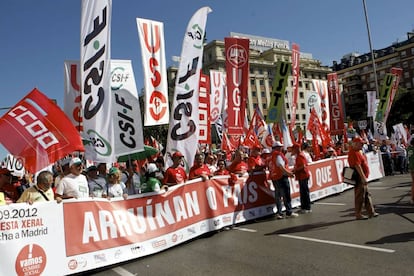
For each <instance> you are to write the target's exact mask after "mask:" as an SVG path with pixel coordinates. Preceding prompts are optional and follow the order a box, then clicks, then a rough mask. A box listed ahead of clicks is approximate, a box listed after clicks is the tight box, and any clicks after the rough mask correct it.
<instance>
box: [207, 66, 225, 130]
mask: <svg viewBox="0 0 414 276" xmlns="http://www.w3.org/2000/svg"><path fill="white" fill-rule="evenodd" d="M225 87H226V73H225V72H221V71H217V70H210V119H211V123H212V124H214V123H216V122H217V120H218V119H219V118H220V115H221V112H222V108H223V104H224V90H225Z"/></svg>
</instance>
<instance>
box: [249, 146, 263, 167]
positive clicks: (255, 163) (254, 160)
mask: <svg viewBox="0 0 414 276" xmlns="http://www.w3.org/2000/svg"><path fill="white" fill-rule="evenodd" d="M260 154H261V153H260V148H259V147H254V148H253V149H252V151H251V152H250V156H249V158H248V159H247V165H248V166H249V173H252V172H264V169H265V168H266V164H265V163H264V161H263V159H262V157H261V156H260Z"/></svg>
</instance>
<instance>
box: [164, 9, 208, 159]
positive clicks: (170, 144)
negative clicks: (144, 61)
mask: <svg viewBox="0 0 414 276" xmlns="http://www.w3.org/2000/svg"><path fill="white" fill-rule="evenodd" d="M209 12H211V9H210V8H209V7H203V8H200V9H199V10H198V11H196V12H195V13H194V15H193V16H192V17H191V19H190V22H189V23H188V25H187V29H186V31H185V35H184V40H183V46H182V50H181V61H180V65H179V68H178V72H177V77H176V83H175V93H174V98H173V105H172V110H171V117H170V124H169V129H168V137H167V148H166V152H167V153H169V154H173V153H174V152H175V151H180V152H181V153H182V154H183V155H184V157H185V159H186V161H187V163H188V164H190V166H192V164H193V161H194V156H195V154H196V152H197V147H198V136H199V113H198V108H199V101H198V99H199V97H198V89H199V81H200V71H201V65H202V59H203V49H204V46H203V45H204V34H205V28H206V23H207V15H208V13H209ZM166 156H167V155H166ZM166 163H169V159H166Z"/></svg>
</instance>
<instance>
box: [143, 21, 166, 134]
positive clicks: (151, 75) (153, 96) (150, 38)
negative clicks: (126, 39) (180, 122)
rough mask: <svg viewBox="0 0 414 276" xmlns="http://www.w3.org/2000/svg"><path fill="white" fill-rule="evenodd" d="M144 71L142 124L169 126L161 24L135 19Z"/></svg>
mask: <svg viewBox="0 0 414 276" xmlns="http://www.w3.org/2000/svg"><path fill="white" fill-rule="evenodd" d="M137 27H138V34H139V41H140V44H141V55H142V67H143V70H144V87H145V89H144V95H145V105H144V106H145V114H144V125H145V126H154V125H162V124H168V120H169V114H170V111H169V104H168V83H167V66H166V62H165V43H164V25H163V23H162V22H157V21H152V20H147V19H142V18H137Z"/></svg>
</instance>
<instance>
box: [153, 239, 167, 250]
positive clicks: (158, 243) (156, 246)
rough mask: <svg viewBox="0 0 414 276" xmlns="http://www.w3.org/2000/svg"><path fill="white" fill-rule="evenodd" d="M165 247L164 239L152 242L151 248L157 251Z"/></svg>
mask: <svg viewBox="0 0 414 276" xmlns="http://www.w3.org/2000/svg"><path fill="white" fill-rule="evenodd" d="M166 246H167V241H166V240H165V239H162V240H156V241H153V242H152V248H154V249H159V248H163V247H166Z"/></svg>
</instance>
